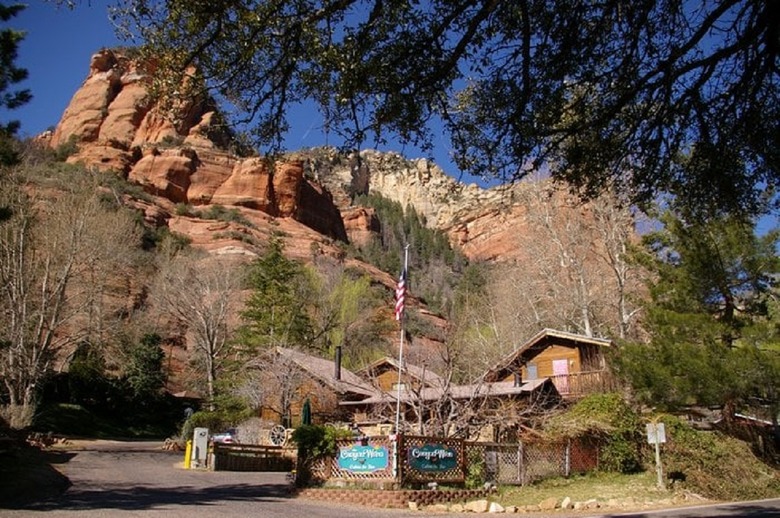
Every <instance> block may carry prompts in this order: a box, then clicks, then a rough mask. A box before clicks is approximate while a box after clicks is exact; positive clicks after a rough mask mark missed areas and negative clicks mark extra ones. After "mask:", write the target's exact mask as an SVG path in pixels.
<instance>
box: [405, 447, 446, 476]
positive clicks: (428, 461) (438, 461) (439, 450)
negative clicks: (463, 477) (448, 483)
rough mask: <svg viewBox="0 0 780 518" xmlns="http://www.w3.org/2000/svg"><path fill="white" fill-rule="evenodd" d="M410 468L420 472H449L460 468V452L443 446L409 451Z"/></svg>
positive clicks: (410, 449)
mask: <svg viewBox="0 0 780 518" xmlns="http://www.w3.org/2000/svg"><path fill="white" fill-rule="evenodd" d="M407 455H408V459H409V466H411V467H412V469H416V470H418V471H447V470H450V469H455V468H457V467H458V452H457V451H455V450H453V449H452V448H447V447H445V446H443V445H441V444H425V445H423V446H421V447H419V448H409V449H408V450H407Z"/></svg>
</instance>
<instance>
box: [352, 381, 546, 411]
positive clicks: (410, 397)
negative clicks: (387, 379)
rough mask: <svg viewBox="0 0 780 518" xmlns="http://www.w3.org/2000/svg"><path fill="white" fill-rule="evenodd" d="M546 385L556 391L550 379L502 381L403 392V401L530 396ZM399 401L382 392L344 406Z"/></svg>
mask: <svg viewBox="0 0 780 518" xmlns="http://www.w3.org/2000/svg"><path fill="white" fill-rule="evenodd" d="M546 383H549V384H550V387H551V388H552V389H553V390H554V385H553V384H552V382H550V379H549V378H539V379H535V380H528V381H526V382H525V383H523V384H522V385H520V386H519V387H518V386H516V385H515V383H514V382H512V381H501V382H497V383H477V384H472V385H453V386H451V387H450V388H449V391H448V392H447V391H445V390H444V389H443V388H442V387H426V388H424V389H422V390H421V391H420V394H419V397H418V395H417V393H416V392H409V391H401V401H402V402H409V401H418V400H422V401H433V400H437V399H441V398H442V397H444V396H445V395H447V394H449V396H450V397H452V398H453V399H469V398H477V397H479V398H482V397H488V396H507V395H522V394H530V393H531V392H534V391H536V390H538V389H539V388H540V387H542V386H543V385H545V384H546ZM397 399H398V394H397V393H396V392H382V393H379V394H377V395H375V396H373V397H370V398H367V399H363V400H360V401H345V402H342V403H341V404H342V405H360V404H367V405H375V404H379V403H388V402H395V401H397Z"/></svg>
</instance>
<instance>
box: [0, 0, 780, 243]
mask: <svg viewBox="0 0 780 518" xmlns="http://www.w3.org/2000/svg"><path fill="white" fill-rule="evenodd" d="M75 3H76V7H75V8H74V9H68V8H65V7H58V6H56V5H55V4H54V3H52V2H45V1H43V0H35V1H31V2H29V4H28V7H27V8H26V9H24V10H23V11H22V12H21V13H20V14H19V15H18V16H16V17H14V18H12V19H11V20H10V21H9V22H8V23H7V24H4V26H8V27H11V28H14V29H17V30H22V31H25V32H26V36H25V38H24V40H23V41H22V42H21V45H20V49H19V56H18V59H17V63H16V64H17V66H20V67H24V68H26V69H27V70H28V72H29V79H28V80H27V81H25V82H24V83H22V84H21V85H19V86H20V87H23V88H28V89H30V90H31V91H32V94H33V100H32V101H31V102H30V103H29V104H27V105H24V106H22V107H21V108H19V109H17V110H14V111H13V112H10V113H9V112H3V111H2V110H0V121H3V122H5V121H8V120H19V121H20V122H21V123H22V126H21V130H20V136H22V137H29V136H34V135H37V134H39V133H41V132H43V131H45V130H46V129H48V128H51V127H53V126H55V125H56V124H57V122H59V120H60V118H61V117H62V113H63V112H64V111H65V108H66V107H67V105H68V103H69V102H70V99H71V97H72V96H73V94H74V93H75V92H76V90H77V89H78V88H79V87H80V86H81V84H82V82H83V81H84V79H86V77H87V74H88V72H89V62H90V57H91V56H92V55H93V54H94V53H95V52H97V51H98V50H100V49H101V48H104V47H114V46H117V45H122V44H126V42H122V41H120V40H118V39H117V37H116V35H115V33H114V29H113V27H112V25H111V22H110V19H109V16H108V5H109V2H108V1H105V0H102V1H101V0H88V1H84V0H77V1H76V2H75ZM290 122H291V126H292V129H291V131H290V132H289V134H288V138H287V143H286V144H287V147H288V148H289V149H290V150H295V149H300V148H303V147H315V146H321V145H324V144H325V143H326V141H325V138H324V136H323V135H322V133H321V132H320V131H319V129H318V128H319V126H320V125H321V117H320V115H319V113H317V111H316V110H315V109H306V108H303V109H296V110H293V111H291V112H290ZM383 150H393V151H398V152H400V153H401V154H403V155H404V156H405V157H407V158H410V159H413V158H418V157H421V156H424V154H423V153H421V152H419V151H418V150H416V149H414V148H404V147H402V146H400V145H396V146H393V145H390V146H389V147H387V148H385V149H383ZM433 158H434V160H435V161H436V163H437V164H439V166H441V167H442V169H444V171H445V172H446V173H448V174H449V175H451V176H454V177H456V178H458V177H459V174H460V173H459V171H457V170H456V169H455V167H454V166H453V165H452V162H451V161H450V160H449V150H448V146H447V142H446V140H445V139H443V138H442V137H439V138H438V139H437V146H436V149H435V150H434V152H433ZM459 179H460V180H461V181H463V182H475V183H478V184H479V185H481V186H483V187H486V186H487V184H486V183H485V182H484V181H482V180H480V179H479V178H475V177H472V176H468V175H463V176H462V177H460V178H459ZM775 225H777V218H775V217H770V218H764V219H763V220H762V221H761V224H760V230H765V229H766V228H768V227H771V226H775Z"/></svg>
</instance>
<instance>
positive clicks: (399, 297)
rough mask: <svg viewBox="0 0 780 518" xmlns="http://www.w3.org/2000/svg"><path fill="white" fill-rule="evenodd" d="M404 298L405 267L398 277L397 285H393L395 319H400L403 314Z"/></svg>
mask: <svg viewBox="0 0 780 518" xmlns="http://www.w3.org/2000/svg"><path fill="white" fill-rule="evenodd" d="M404 299H406V268H404V269H403V271H401V276H400V277H398V285H396V287H395V319H396V320H401V318H403V316H404Z"/></svg>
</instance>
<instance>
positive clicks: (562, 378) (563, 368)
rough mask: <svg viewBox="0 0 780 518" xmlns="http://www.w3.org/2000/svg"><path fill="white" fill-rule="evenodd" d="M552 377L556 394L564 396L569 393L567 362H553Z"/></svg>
mask: <svg viewBox="0 0 780 518" xmlns="http://www.w3.org/2000/svg"><path fill="white" fill-rule="evenodd" d="M552 368H553V376H554V380H555V386H556V388H557V389H558V392H560V393H561V394H566V393H568V392H569V360H565V359H564V360H553V362H552Z"/></svg>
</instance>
